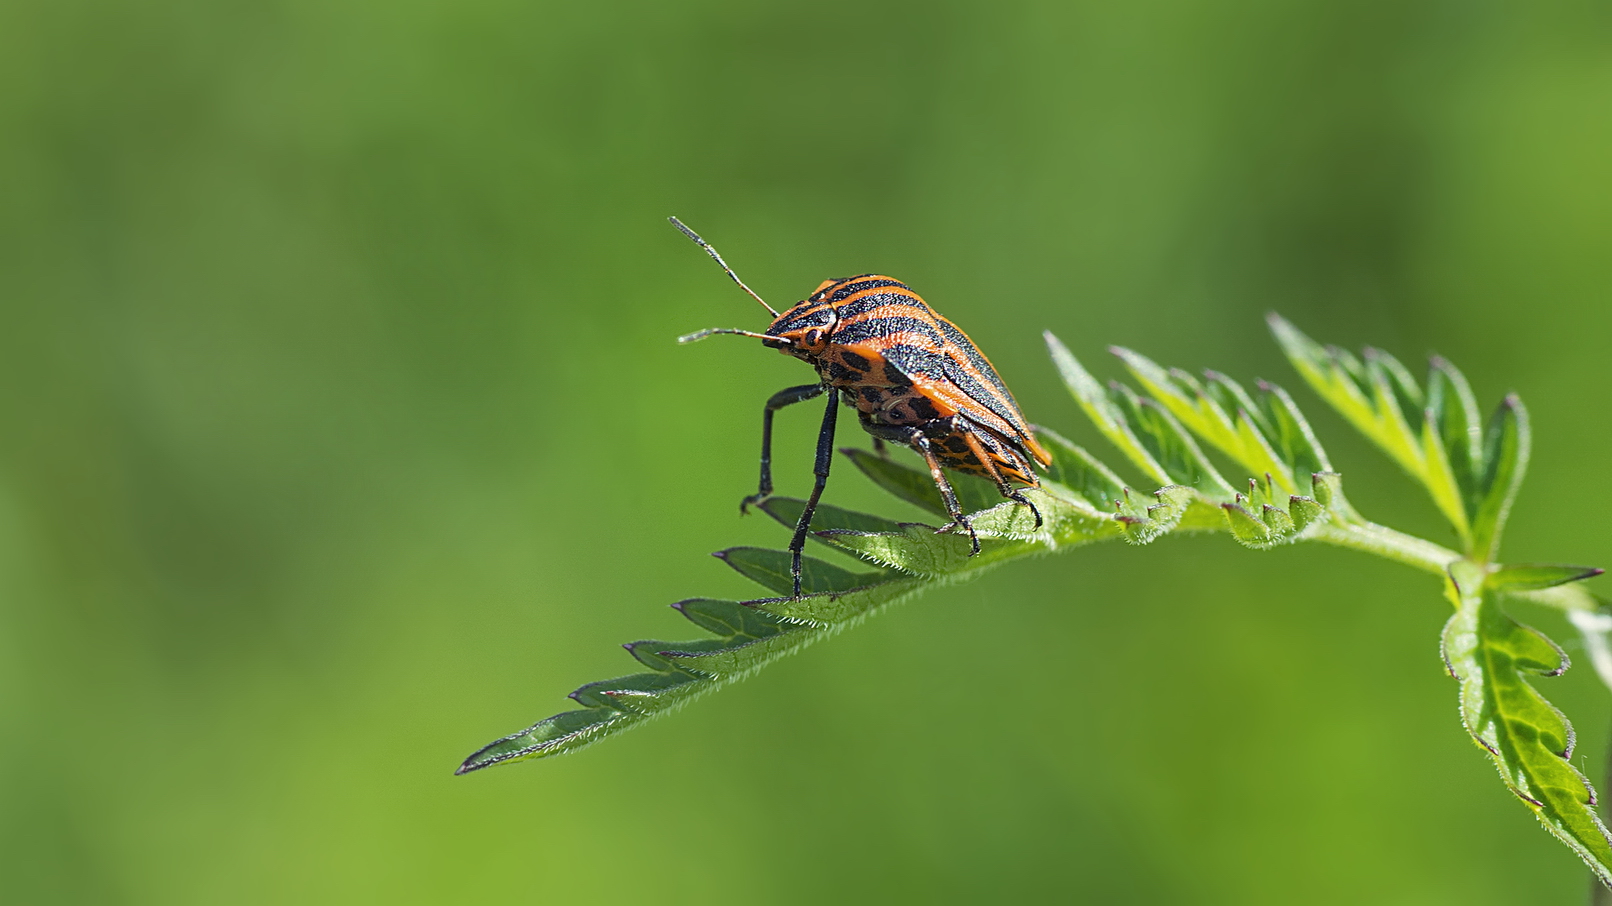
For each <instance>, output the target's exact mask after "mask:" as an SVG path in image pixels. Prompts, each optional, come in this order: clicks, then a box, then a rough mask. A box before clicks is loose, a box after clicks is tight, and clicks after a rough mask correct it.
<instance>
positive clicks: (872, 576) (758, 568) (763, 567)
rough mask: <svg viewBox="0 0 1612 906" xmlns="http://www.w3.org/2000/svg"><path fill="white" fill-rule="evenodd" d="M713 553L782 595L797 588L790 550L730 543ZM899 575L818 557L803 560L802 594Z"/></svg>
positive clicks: (843, 589)
mask: <svg viewBox="0 0 1612 906" xmlns="http://www.w3.org/2000/svg"><path fill="white" fill-rule="evenodd" d="M712 556H714V557H716V558H717V559H719V560H721V561H722V562H724V563H726V564H727V565H729V566H731V567H733V569H734V570H735V571H736V572H738V573H739V575H741V576H744V577H745V578H746V579H750V580H751V581H753V582H756V583H757V584H759V585H761V586H762V587H764V588H766V589H768V590H770V591H773V592H776V593H778V594H781V595H787V594H791V593H793V592H794V589H795V580H794V576H793V575H792V572H791V567H792V564H793V562H794V557H793V555H791V554H790V553H789V551H777V550H771V549H769V548H765V547H730V548H728V549H727V550H721V551H717V552H716V553H715V554H712ZM893 578H895V576H894V575H892V574H891V573H888V572H884V571H879V572H852V571H850V570H848V569H846V568H844V567H842V566H835V565H834V564H832V563H829V562H827V561H824V560H818V559H816V558H815V557H802V558H801V560H800V590H801V593H802V594H818V593H824V592H826V593H833V592H841V591H850V590H851V589H853V588H862V587H863V586H866V585H876V584H878V583H880V582H888V581H889V580H891V579H893Z"/></svg>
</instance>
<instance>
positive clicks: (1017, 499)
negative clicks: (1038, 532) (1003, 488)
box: [1005, 491, 1046, 529]
mask: <svg viewBox="0 0 1612 906" xmlns="http://www.w3.org/2000/svg"><path fill="white" fill-rule="evenodd" d="M1005 496H1006V497H1007V498H1008V499H1009V500H1011V501H1013V502H1014V503H1022V504H1024V505H1025V506H1027V507H1029V508H1030V512H1032V513H1034V514H1035V527H1036V528H1038V529H1039V528H1041V526H1042V525H1044V524H1045V523H1046V520H1044V519H1042V518H1041V508H1040V507H1038V506H1036V505H1035V504H1034V503H1032V502H1031V501H1030V498H1028V497H1026V496H1024V495H1023V494H1020V493H1019V492H1017V491H1012V492H1010V493H1008V494H1006V495H1005Z"/></svg>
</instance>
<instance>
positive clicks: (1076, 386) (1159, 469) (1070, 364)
mask: <svg viewBox="0 0 1612 906" xmlns="http://www.w3.org/2000/svg"><path fill="white" fill-rule="evenodd" d="M1042 336H1043V337H1044V338H1045V339H1046V341H1047V351H1048V352H1049V353H1050V354H1051V355H1052V362H1053V364H1054V365H1056V366H1057V367H1058V374H1059V375H1060V376H1061V377H1062V378H1063V382H1064V386H1066V387H1068V388H1069V392H1070V393H1071V394H1073V395H1074V397H1075V401H1076V402H1078V403H1079V404H1080V408H1082V409H1084V410H1085V412H1086V416H1087V417H1088V418H1090V419H1091V420H1092V424H1094V425H1096V426H1097V430H1098V431H1100V432H1101V433H1102V435H1103V436H1104V437H1106V438H1108V441H1109V443H1112V444H1113V445H1114V446H1116V447H1118V448H1119V450H1120V452H1121V453H1124V454H1125V458H1126V459H1129V460H1130V461H1131V463H1132V464H1133V465H1135V466H1136V467H1137V468H1138V469H1141V470H1142V474H1144V475H1146V476H1147V477H1148V478H1150V479H1152V480H1153V481H1156V482H1158V483H1159V484H1174V483H1175V479H1173V478H1171V477H1170V473H1169V472H1168V471H1166V470H1165V468H1164V466H1163V465H1161V464H1160V463H1159V461H1158V460H1157V459H1155V458H1154V457H1153V454H1152V453H1150V452H1148V449H1147V447H1146V446H1144V445H1143V443H1142V441H1141V440H1140V439H1139V438H1137V436H1136V434H1135V433H1134V432H1133V431H1132V430H1131V427H1130V425H1129V424H1127V423H1126V420H1125V416H1124V413H1122V412H1121V411H1120V410H1119V409H1118V408H1117V407H1116V406H1115V405H1114V402H1113V400H1111V399H1110V398H1109V396H1108V392H1107V391H1106V390H1104V389H1103V385H1102V384H1100V383H1098V382H1097V379H1096V378H1094V377H1092V376H1091V374H1090V372H1088V371H1086V369H1085V367H1084V366H1083V365H1081V364H1080V360H1079V359H1076V358H1075V356H1074V354H1073V353H1071V352H1070V351H1069V348H1068V347H1066V346H1064V345H1063V341H1061V340H1059V339H1058V338H1057V337H1055V336H1053V335H1052V331H1050V330H1049V331H1047V332H1046V333H1044V334H1042Z"/></svg>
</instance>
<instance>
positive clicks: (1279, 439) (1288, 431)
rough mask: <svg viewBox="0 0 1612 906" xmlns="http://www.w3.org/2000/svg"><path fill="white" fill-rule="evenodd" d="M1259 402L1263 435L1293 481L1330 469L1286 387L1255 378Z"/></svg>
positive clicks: (1313, 432) (1318, 442)
mask: <svg viewBox="0 0 1612 906" xmlns="http://www.w3.org/2000/svg"><path fill="white" fill-rule="evenodd" d="M1259 390H1260V395H1259V406H1260V408H1261V409H1263V410H1264V412H1265V421H1266V423H1267V424H1269V425H1270V426H1271V429H1270V431H1269V432H1268V434H1267V436H1268V437H1269V439H1270V441H1271V445H1272V446H1273V447H1274V448H1275V449H1276V451H1277V455H1278V456H1280V457H1281V458H1282V460H1283V461H1284V462H1286V463H1287V466H1288V470H1289V472H1290V473H1291V474H1292V475H1293V476H1294V482H1295V485H1296V484H1297V482H1298V480H1299V479H1300V478H1301V477H1302V476H1305V475H1312V474H1314V473H1316V472H1330V471H1332V463H1331V462H1329V461H1328V460H1327V454H1326V451H1325V450H1323V449H1322V448H1321V442H1320V441H1319V440H1317V439H1316V437H1315V431H1314V429H1312V428H1311V427H1310V423H1309V421H1308V420H1307V419H1305V417H1304V413H1302V412H1300V411H1299V407H1298V404H1297V403H1295V402H1293V397H1291V396H1289V395H1288V392H1287V391H1286V390H1283V389H1282V388H1281V387H1278V386H1277V385H1275V384H1272V383H1268V382H1266V381H1260V382H1259Z"/></svg>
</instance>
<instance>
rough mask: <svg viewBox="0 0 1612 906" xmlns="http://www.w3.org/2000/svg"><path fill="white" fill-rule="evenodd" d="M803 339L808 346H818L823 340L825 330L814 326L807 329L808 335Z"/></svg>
mask: <svg viewBox="0 0 1612 906" xmlns="http://www.w3.org/2000/svg"><path fill="white" fill-rule="evenodd" d="M802 339H804V340H805V342H806V345H807V346H816V345H817V344H819V343H821V342H823V332H822V331H821V330H818V329H817V328H815V327H813V328H812V329H811V330H808V331H806V336H805V337H803V338H802Z"/></svg>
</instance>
